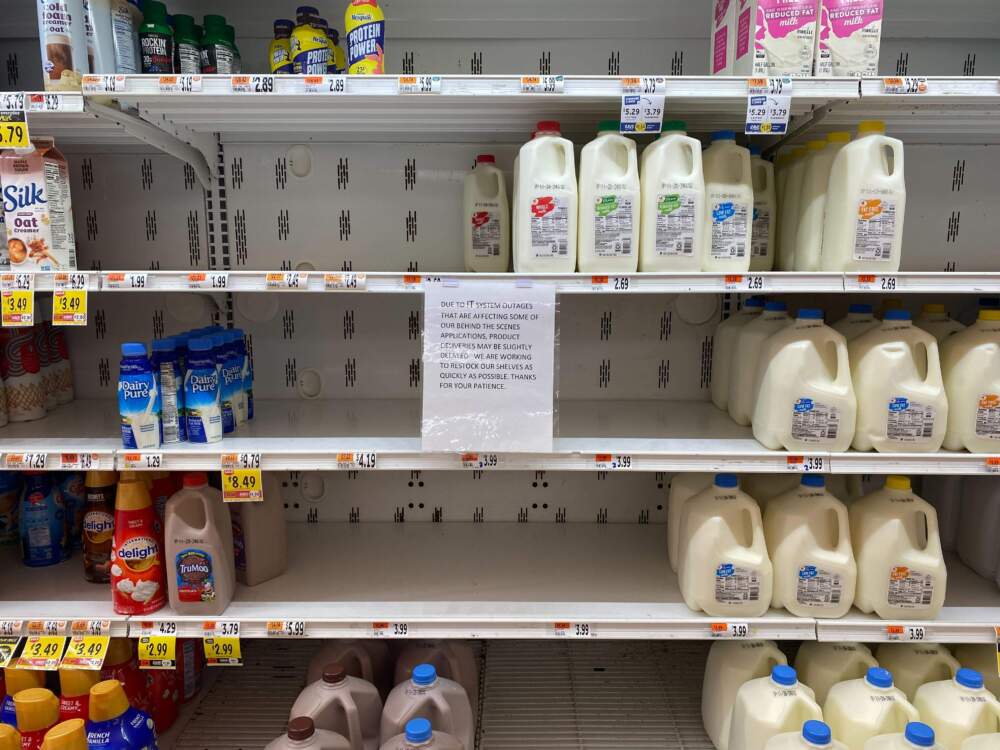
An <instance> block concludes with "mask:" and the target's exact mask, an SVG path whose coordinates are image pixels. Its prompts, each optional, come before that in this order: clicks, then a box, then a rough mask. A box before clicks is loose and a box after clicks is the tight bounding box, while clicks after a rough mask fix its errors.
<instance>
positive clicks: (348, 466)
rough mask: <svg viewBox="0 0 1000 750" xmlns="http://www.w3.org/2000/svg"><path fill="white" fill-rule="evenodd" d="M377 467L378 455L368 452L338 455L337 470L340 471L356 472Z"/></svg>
mask: <svg viewBox="0 0 1000 750" xmlns="http://www.w3.org/2000/svg"><path fill="white" fill-rule="evenodd" d="M377 465H378V454H376V453H373V452H369V453H364V452H358V453H338V454H337V468H338V469H339V470H340V471H357V470H358V469H374V468H376V467H377Z"/></svg>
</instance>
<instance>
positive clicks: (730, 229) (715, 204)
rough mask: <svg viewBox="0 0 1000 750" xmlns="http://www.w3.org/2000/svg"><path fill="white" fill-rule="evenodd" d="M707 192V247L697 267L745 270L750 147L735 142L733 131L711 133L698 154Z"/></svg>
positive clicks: (750, 204)
mask: <svg viewBox="0 0 1000 750" xmlns="http://www.w3.org/2000/svg"><path fill="white" fill-rule="evenodd" d="M702 165H703V167H704V170H705V192H706V193H707V196H708V206H707V208H708V210H707V216H706V217H705V218H706V226H705V230H706V234H707V244H708V249H707V252H706V253H705V256H704V258H703V259H702V266H701V270H703V271H716V272H724V273H746V272H747V271H748V270H749V268H750V240H751V236H752V233H753V177H752V175H751V170H750V150H749V149H747V148H744V147H743V146H738V145H737V144H736V133H734V132H733V131H732V130H719V131H717V132H715V133H712V145H711V146H709V147H708V148H707V149H706V150H705V153H704V154H702Z"/></svg>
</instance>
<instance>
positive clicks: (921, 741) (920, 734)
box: [903, 721, 934, 747]
mask: <svg viewBox="0 0 1000 750" xmlns="http://www.w3.org/2000/svg"><path fill="white" fill-rule="evenodd" d="M903 736H904V737H905V738H906V740H907V742H909V743H911V744H913V745H916V746H917V747H934V730H933V729H931V728H930V727H929V726H927V725H926V724H924V723H923V722H920V721H911V722H910V723H909V724H907V725H906V731H905V732H904V733H903Z"/></svg>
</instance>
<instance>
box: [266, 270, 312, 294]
mask: <svg viewBox="0 0 1000 750" xmlns="http://www.w3.org/2000/svg"><path fill="white" fill-rule="evenodd" d="M264 286H265V287H266V288H267V289H268V290H270V291H296V290H302V289H306V288H308V286H309V273H308V272H307V271H278V272H275V273H269V274H267V276H266V277H265V278H264Z"/></svg>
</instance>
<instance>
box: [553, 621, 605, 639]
mask: <svg viewBox="0 0 1000 750" xmlns="http://www.w3.org/2000/svg"><path fill="white" fill-rule="evenodd" d="M552 634H553V635H554V636H555V637H556V638H596V637H597V633H596V632H595V631H594V628H593V626H592V625H591V624H590V623H589V622H557V623H555V624H554V625H553V626H552Z"/></svg>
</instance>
